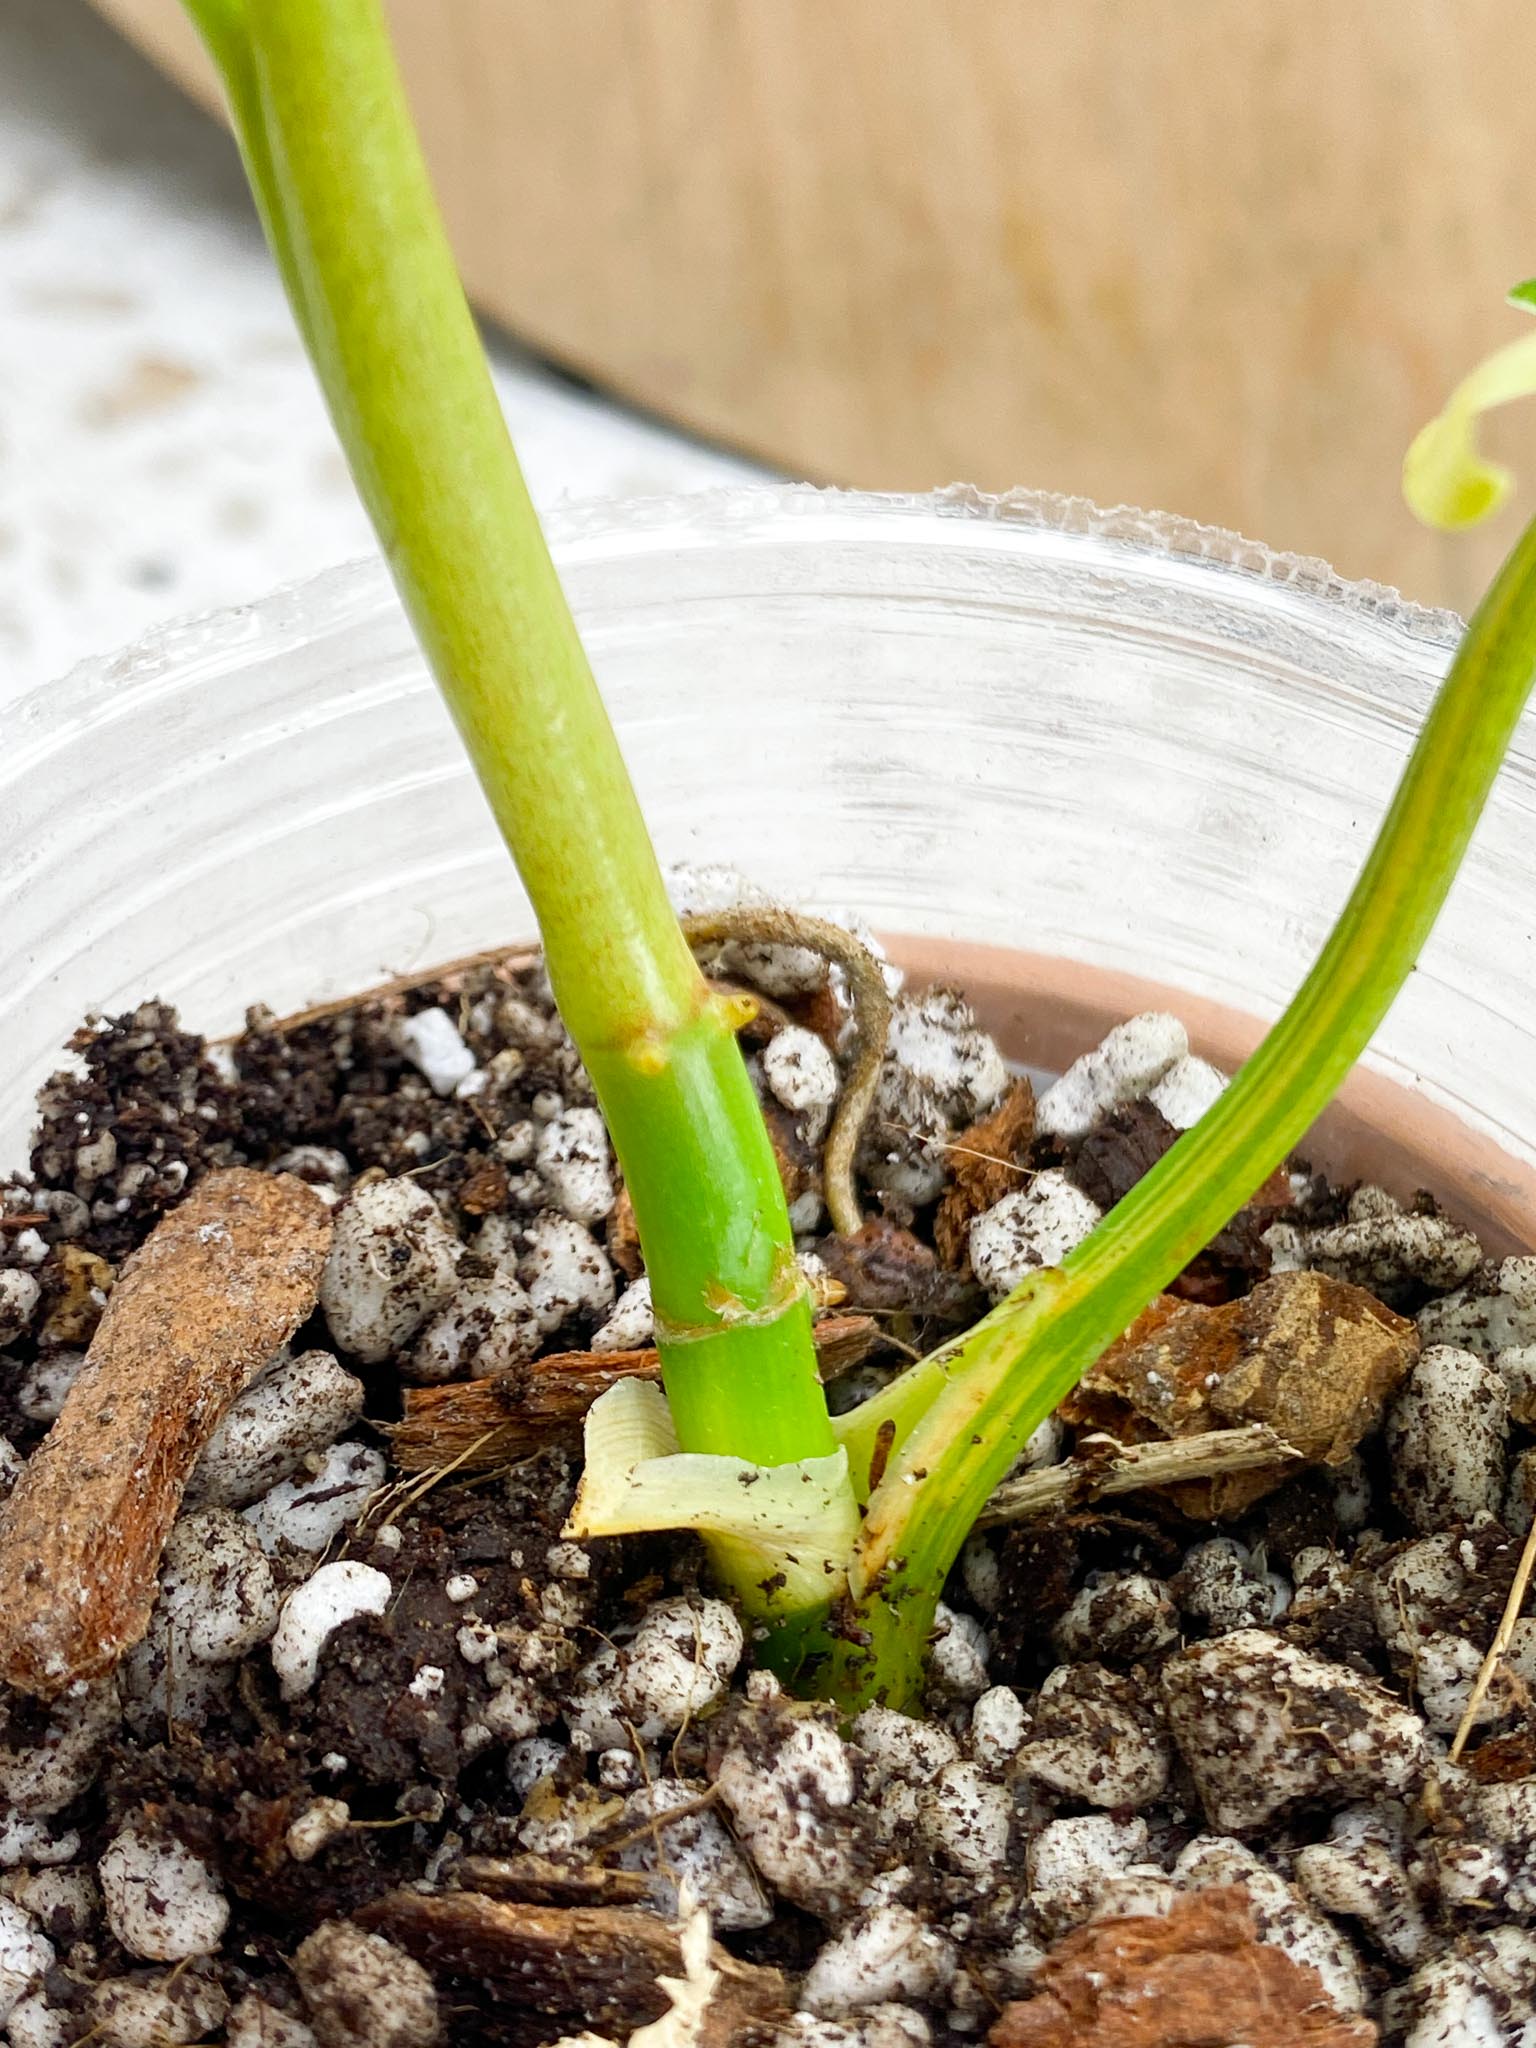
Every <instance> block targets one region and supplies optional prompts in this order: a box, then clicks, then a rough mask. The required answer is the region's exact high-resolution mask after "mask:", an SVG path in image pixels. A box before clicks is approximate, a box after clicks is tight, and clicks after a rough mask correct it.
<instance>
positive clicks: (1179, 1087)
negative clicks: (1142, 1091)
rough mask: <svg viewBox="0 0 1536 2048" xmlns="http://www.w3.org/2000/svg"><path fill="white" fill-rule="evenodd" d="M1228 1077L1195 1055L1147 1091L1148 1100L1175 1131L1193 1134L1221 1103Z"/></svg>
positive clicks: (1182, 1061) (1179, 1064)
mask: <svg viewBox="0 0 1536 2048" xmlns="http://www.w3.org/2000/svg"><path fill="white" fill-rule="evenodd" d="M1226 1085H1227V1076H1226V1075H1225V1074H1224V1073H1223V1072H1222V1071H1221V1069H1220V1067H1213V1066H1212V1065H1211V1063H1210V1061H1209V1060H1203V1059H1201V1058H1199V1057H1198V1055H1197V1054H1195V1053H1188V1054H1186V1056H1185V1057H1184V1058H1183V1059H1181V1060H1175V1061H1174V1063H1173V1065H1172V1066H1171V1067H1170V1068H1169V1069H1168V1071H1167V1073H1166V1074H1164V1075H1163V1077H1162V1079H1161V1080H1160V1081H1154V1082H1153V1084H1152V1086H1151V1087H1150V1088H1149V1089H1148V1090H1147V1100H1148V1101H1149V1102H1150V1103H1151V1104H1152V1107H1153V1108H1154V1109H1156V1110H1160V1111H1161V1112H1162V1114H1163V1115H1164V1116H1165V1117H1166V1118H1167V1119H1168V1121H1169V1123H1171V1124H1172V1125H1173V1128H1174V1129H1175V1130H1176V1131H1189V1130H1193V1129H1194V1127H1195V1125H1196V1124H1197V1123H1199V1121H1200V1119H1201V1117H1203V1116H1204V1115H1205V1112H1206V1111H1207V1110H1208V1109H1211V1108H1213V1107H1214V1105H1215V1104H1216V1103H1217V1102H1218V1101H1219V1100H1220V1098H1221V1093H1222V1090H1223V1089H1224V1088H1225V1087H1226Z"/></svg>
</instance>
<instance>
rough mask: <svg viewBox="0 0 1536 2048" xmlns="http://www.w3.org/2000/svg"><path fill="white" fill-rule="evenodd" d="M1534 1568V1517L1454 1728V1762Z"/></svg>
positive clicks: (1474, 1719)
mask: <svg viewBox="0 0 1536 2048" xmlns="http://www.w3.org/2000/svg"><path fill="white" fill-rule="evenodd" d="M1533 1569H1536V1521H1533V1522H1532V1524H1531V1527H1530V1533H1529V1534H1528V1535H1527V1537H1526V1539H1525V1545H1524V1548H1523V1549H1522V1550H1521V1552H1520V1562H1519V1564H1518V1565H1517V1566H1516V1567H1515V1577H1514V1583H1513V1584H1512V1585H1511V1587H1510V1589H1509V1598H1508V1599H1507V1600H1506V1601H1505V1603H1504V1612H1503V1614H1501V1615H1500V1617H1499V1625H1498V1627H1497V1628H1496V1629H1495V1630H1494V1635H1493V1641H1492V1642H1491V1643H1490V1644H1489V1645H1488V1654H1487V1656H1486V1657H1484V1659H1483V1661H1482V1665H1481V1668H1480V1669H1479V1671H1478V1674H1477V1682H1476V1684H1475V1685H1474V1686H1473V1688H1472V1693H1471V1697H1470V1698H1469V1699H1468V1701H1467V1704H1466V1710H1465V1712H1464V1713H1463V1714H1462V1717H1461V1725H1460V1726H1459V1727H1458V1728H1457V1730H1456V1739H1455V1741H1454V1742H1452V1744H1451V1762H1452V1763H1456V1762H1457V1761H1458V1760H1459V1758H1460V1756H1461V1752H1462V1751H1463V1750H1464V1749H1465V1748H1466V1746H1467V1737H1468V1736H1469V1735H1470V1734H1471V1733H1472V1730H1473V1729H1474V1728H1475V1727H1476V1726H1477V1716H1478V1710H1479V1708H1480V1707H1481V1706H1482V1704H1483V1701H1484V1700H1485V1699H1486V1698H1487V1697H1488V1688H1489V1687H1490V1686H1491V1685H1492V1684H1493V1681H1494V1679H1495V1678H1496V1677H1497V1675H1498V1670H1499V1666H1500V1664H1502V1663H1503V1661H1504V1657H1505V1654H1506V1652H1507V1651H1508V1649H1509V1646H1510V1644H1511V1643H1512V1642H1513V1641H1514V1637H1515V1625H1516V1623H1517V1622H1518V1621H1519V1619H1520V1610H1521V1608H1522V1607H1523V1606H1524V1605H1525V1596H1526V1593H1527V1591H1528V1589H1529V1587H1530V1583H1531V1572H1532V1570H1533Z"/></svg>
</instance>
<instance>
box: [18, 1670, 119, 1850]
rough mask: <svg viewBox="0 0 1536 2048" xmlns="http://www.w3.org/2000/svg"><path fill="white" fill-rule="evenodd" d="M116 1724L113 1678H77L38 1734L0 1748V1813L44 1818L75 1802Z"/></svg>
mask: <svg viewBox="0 0 1536 2048" xmlns="http://www.w3.org/2000/svg"><path fill="white" fill-rule="evenodd" d="M117 1722H118V1699H117V1687H116V1685H115V1683H114V1682H113V1680H112V1679H110V1678H107V1679H100V1680H98V1681H97V1682H96V1683H95V1684H94V1685H87V1684H86V1683H84V1681H79V1680H77V1681H76V1683H75V1684H74V1685H72V1686H71V1687H70V1688H69V1690H68V1692H67V1693H65V1694H64V1695H63V1697H62V1698H61V1699H58V1700H55V1701H54V1703H53V1707H52V1710H51V1712H50V1715H49V1719H48V1723H47V1726H46V1727H45V1728H44V1730H43V1732H42V1734H41V1735H40V1736H38V1737H35V1738H34V1739H33V1740H32V1741H30V1742H25V1743H20V1744H18V1745H17V1747H16V1748H14V1749H0V1810H3V1809H4V1808H5V1807H14V1808H15V1810H16V1811H17V1812H18V1813H20V1814H26V1815H29V1816H39V1815H47V1814H51V1813H57V1812H58V1810H59V1808H60V1807H61V1806H67V1805H68V1804H69V1802H70V1801H71V1800H72V1799H77V1798H78V1797H79V1796H80V1794H81V1793H82V1792H83V1791H84V1790H85V1788H86V1787H87V1786H88V1785H89V1784H90V1782H91V1780H92V1779H93V1778H94V1777H95V1775H96V1767H97V1764H98V1762H99V1761H100V1757H101V1750H102V1745H103V1744H104V1743H105V1742H106V1739H107V1737H108V1735H109V1734H110V1733H111V1732H112V1730H113V1729H114V1728H115V1727H116V1725H117Z"/></svg>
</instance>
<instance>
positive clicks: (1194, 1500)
mask: <svg viewBox="0 0 1536 2048" xmlns="http://www.w3.org/2000/svg"><path fill="white" fill-rule="evenodd" d="M1418 1349H1419V1344H1418V1333H1417V1331H1416V1330H1415V1328H1414V1326H1413V1324H1412V1323H1411V1322H1408V1321H1407V1320H1405V1318H1403V1317H1402V1316H1398V1315H1394V1314H1393V1313H1392V1311H1391V1309H1389V1308H1384V1307H1383V1306H1382V1304H1381V1303H1380V1302H1379V1301H1378V1300H1377V1299H1376V1297H1375V1296H1374V1295H1372V1294H1368V1293H1367V1292H1366V1291H1365V1289H1364V1288H1363V1287H1351V1286H1349V1285H1348V1284H1347V1283H1346V1282H1345V1281H1342V1280H1331V1279H1329V1278H1328V1277H1327V1276H1326V1275H1324V1274H1322V1273H1301V1272H1297V1273H1277V1274H1276V1275H1275V1276H1274V1278H1273V1279H1270V1280H1265V1281H1262V1282H1261V1283H1260V1284H1259V1285H1258V1286H1257V1287H1255V1288H1254V1290H1253V1291H1252V1293H1251V1294H1246V1295H1244V1296H1242V1297H1241V1298H1240V1299H1239V1300H1237V1301H1232V1302H1224V1303H1222V1304H1221V1305H1220V1306H1219V1307H1214V1308H1207V1307H1205V1306H1204V1305H1203V1304H1201V1303H1197V1302H1175V1301H1173V1300H1171V1299H1170V1298H1168V1297H1166V1296H1165V1297H1163V1298H1162V1299H1161V1300H1159V1301H1156V1302H1154V1303H1153V1304H1152V1306H1151V1307H1150V1308H1149V1309H1148V1310H1147V1311H1146V1312H1145V1314H1144V1315H1142V1316H1140V1317H1139V1318H1138V1319H1137V1321H1136V1322H1135V1323H1133V1324H1132V1326H1131V1328H1130V1329H1129V1330H1128V1331H1127V1332H1126V1334H1125V1336H1124V1337H1123V1338H1121V1339H1120V1340H1119V1342H1118V1343H1115V1344H1112V1345H1111V1346H1110V1347H1109V1349H1108V1350H1107V1351H1106V1352H1105V1353H1104V1355H1103V1357H1102V1358H1100V1359H1099V1360H1098V1362H1097V1363H1096V1364H1095V1365H1093V1366H1091V1367H1090V1368H1089V1369H1088V1371H1087V1372H1086V1373H1085V1374H1084V1375H1083V1378H1082V1380H1081V1382H1080V1383H1079V1385H1078V1387H1077V1388H1076V1390H1075V1391H1074V1392H1073V1393H1072V1394H1070V1395H1069V1396H1068V1398H1067V1399H1066V1400H1065V1401H1064V1402H1063V1403H1062V1408H1061V1412H1062V1414H1063V1416H1064V1417H1065V1418H1066V1420H1067V1421H1068V1422H1071V1423H1073V1424H1074V1425H1075V1426H1077V1427H1079V1428H1089V1429H1101V1430H1107V1431H1108V1432H1109V1433H1110V1434H1111V1435H1112V1436H1115V1437H1118V1438H1119V1439H1120V1441H1121V1442H1122V1443H1133V1442H1138V1441H1141V1442H1144V1441H1146V1440H1147V1439H1148V1438H1156V1437H1162V1438H1168V1437H1173V1438H1180V1437H1187V1436H1196V1435H1201V1434H1204V1433H1206V1432H1208V1431H1210V1430H1213V1429H1221V1428H1224V1427H1225V1428H1230V1427H1233V1426H1235V1425H1237V1424H1239V1423H1245V1422H1259V1423H1264V1424H1265V1425H1267V1426H1268V1427H1269V1428H1271V1429H1273V1430H1274V1431H1275V1432H1276V1434H1277V1435H1279V1436H1281V1437H1283V1438H1284V1440H1285V1441H1286V1442H1287V1443H1288V1444H1292V1445H1294V1446H1295V1448H1296V1449H1297V1450H1298V1451H1300V1452H1301V1453H1302V1455H1303V1456H1304V1457H1306V1458H1308V1459H1310V1460H1312V1461H1313V1462H1314V1463H1317V1464H1325V1465H1339V1464H1342V1463H1343V1462H1344V1461H1345V1460H1346V1459H1347V1458H1348V1457H1349V1456H1350V1454H1351V1452H1352V1451H1353V1450H1354V1448H1355V1446H1356V1444H1358V1443H1359V1441H1360V1439H1361V1438H1362V1437H1363V1436H1364V1435H1365V1434H1366V1433H1367V1431H1368V1430H1370V1429H1372V1428H1374V1426H1375V1425H1376V1423H1377V1422H1378V1421H1379V1420H1380V1418H1381V1413H1382V1408H1383V1406H1384V1404H1385V1402H1386V1400H1387V1398H1388V1396H1389V1395H1390V1394H1391V1393H1392V1392H1393V1391H1394V1389H1395V1388H1396V1387H1397V1386H1398V1385H1399V1384H1400V1382H1401V1381H1402V1379H1403V1377H1404V1375H1405V1374H1406V1373H1407V1371H1408V1369H1409V1367H1410V1366H1411V1365H1412V1364H1413V1361H1414V1359H1415V1358H1416V1357H1417V1356H1418ZM1284 1477H1285V1474H1284V1472H1283V1471H1282V1470H1279V1469H1277V1470H1275V1471H1274V1472H1273V1473H1270V1474H1265V1473H1264V1472H1262V1471H1257V1472H1248V1473H1243V1474H1241V1475H1228V1476H1226V1477H1225V1478H1221V1479H1215V1480H1210V1481H1201V1482H1198V1483H1197V1484H1196V1485H1194V1486H1190V1487H1184V1488H1181V1489H1179V1490H1178V1491H1177V1492H1176V1493H1175V1494H1174V1495H1173V1496H1172V1497H1173V1499H1174V1501H1175V1504H1176V1505H1177V1506H1178V1507H1180V1508H1181V1509H1182V1510H1183V1512H1184V1513H1186V1514H1188V1515H1191V1516H1193V1517H1195V1518H1196V1519H1199V1520H1204V1519H1207V1518H1209V1517H1211V1516H1216V1517H1218V1518H1228V1517H1231V1516H1233V1515H1239V1514H1242V1513H1243V1512H1244V1511H1245V1510H1246V1509H1247V1508H1249V1507H1251V1506H1252V1504H1253V1503H1254V1501H1256V1500H1259V1499H1261V1498H1262V1497H1263V1495H1264V1494H1266V1493H1269V1492H1271V1491H1273V1489H1274V1488H1275V1487H1276V1486H1278V1485H1279V1484H1280V1481H1281V1480H1282V1479H1283V1478H1284Z"/></svg>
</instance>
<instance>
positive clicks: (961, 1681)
mask: <svg viewBox="0 0 1536 2048" xmlns="http://www.w3.org/2000/svg"><path fill="white" fill-rule="evenodd" d="M991 1654H992V1638H991V1637H990V1636H989V1635H988V1634H987V1631H986V1630H985V1628H983V1627H982V1625H981V1623H980V1622H979V1621H978V1620H977V1619H976V1617H975V1615H974V1614H962V1613H960V1612H959V1611H958V1610H957V1609H956V1608H953V1607H949V1606H946V1605H945V1603H944V1602H943V1601H942V1600H941V1601H940V1602H939V1604H938V1606H937V1607H936V1608H935V1609H934V1611H933V1634H932V1636H931V1637H930V1638H929V1643H928V1683H929V1685H930V1686H931V1687H932V1688H933V1690H934V1691H935V1692H937V1693H941V1694H947V1695H948V1697H949V1698H951V1699H956V1700H974V1699H977V1698H979V1697H980V1695H981V1694H982V1693H984V1692H985V1691H986V1689H987V1659H988V1658H989V1657H990V1656H991Z"/></svg>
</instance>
